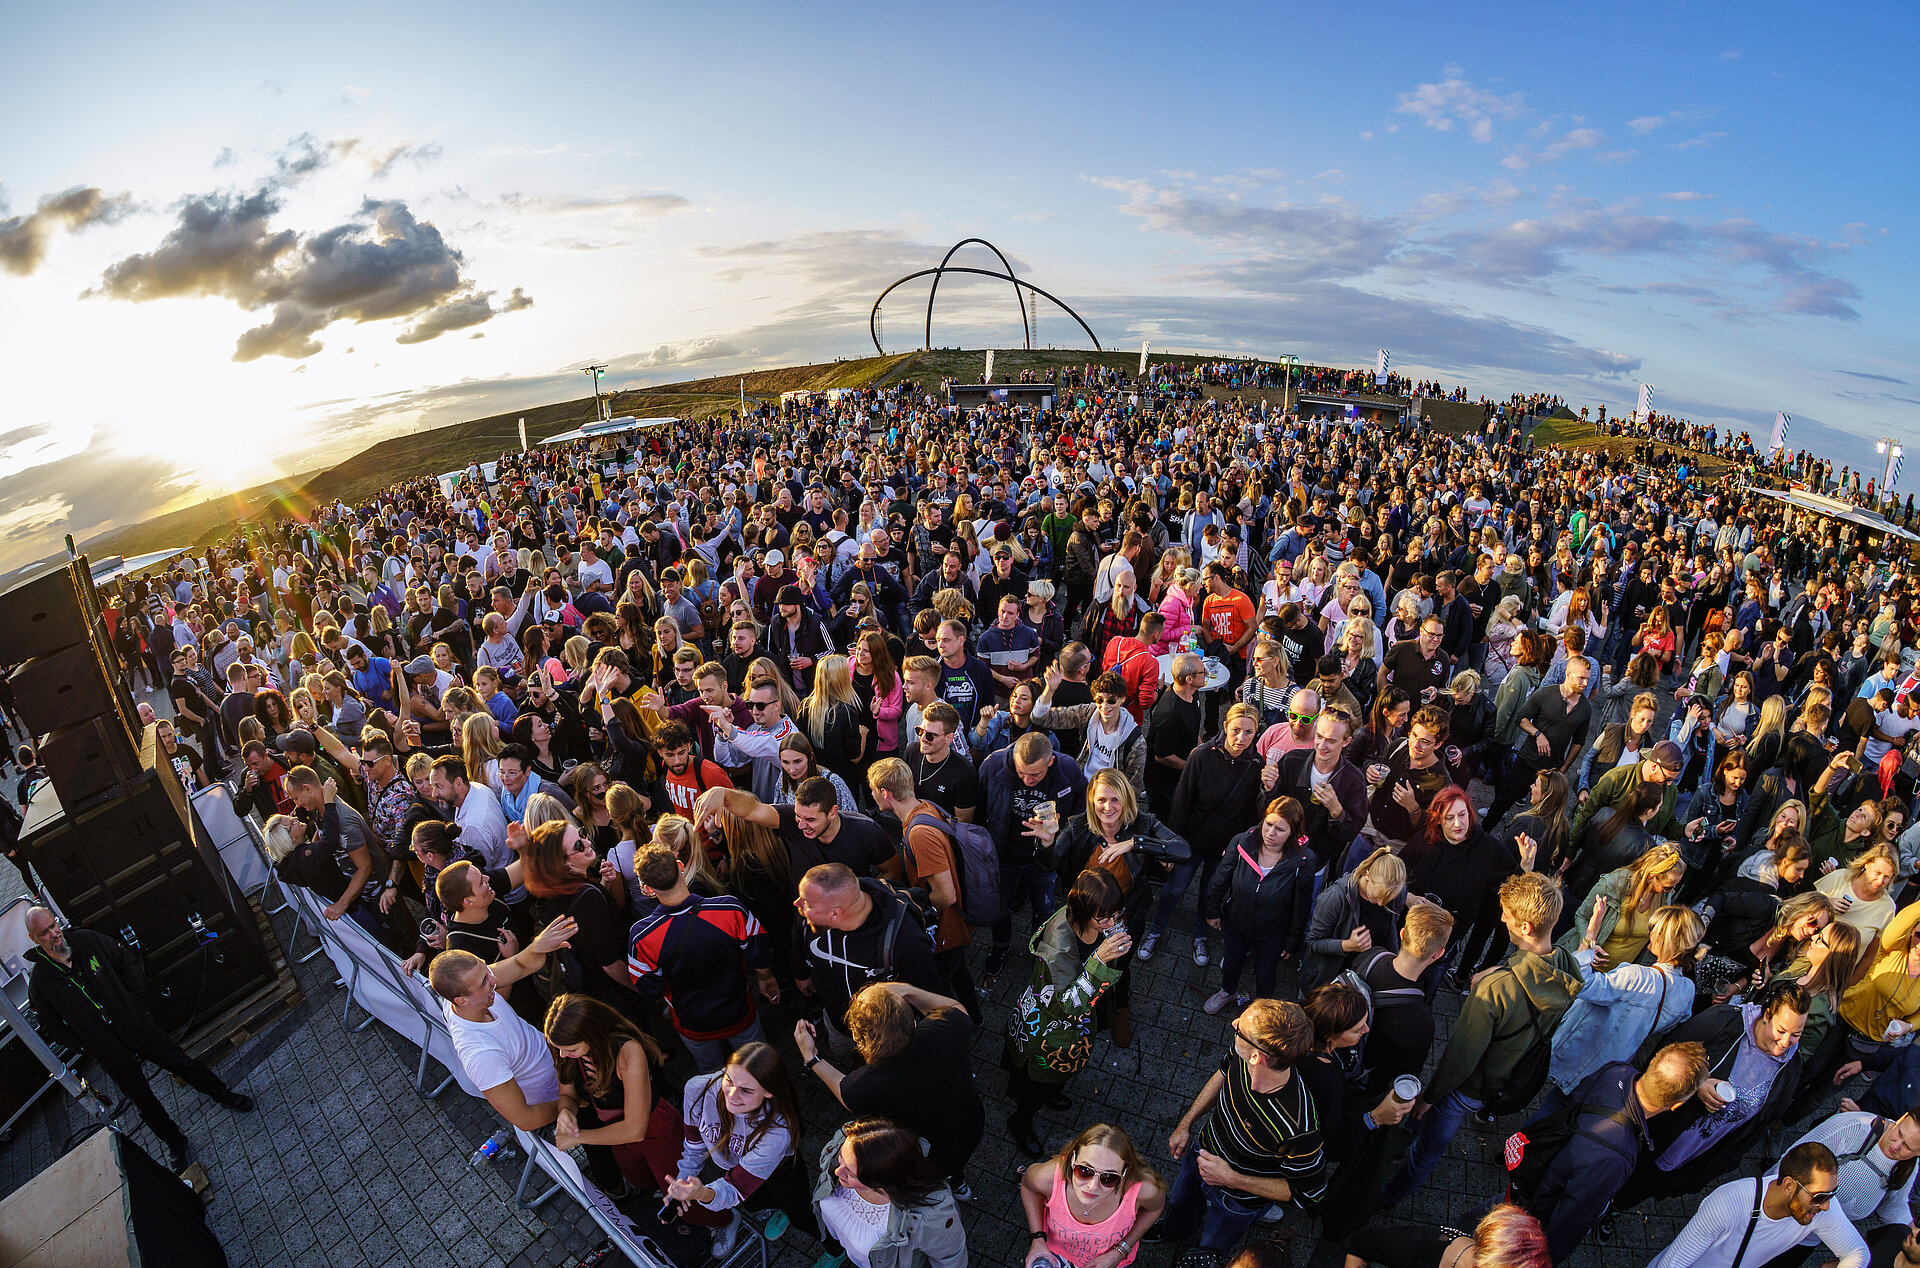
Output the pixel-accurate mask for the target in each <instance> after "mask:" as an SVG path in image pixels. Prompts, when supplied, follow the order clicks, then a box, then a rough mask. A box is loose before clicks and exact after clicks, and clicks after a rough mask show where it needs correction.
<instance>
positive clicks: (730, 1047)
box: [680, 1013, 767, 1074]
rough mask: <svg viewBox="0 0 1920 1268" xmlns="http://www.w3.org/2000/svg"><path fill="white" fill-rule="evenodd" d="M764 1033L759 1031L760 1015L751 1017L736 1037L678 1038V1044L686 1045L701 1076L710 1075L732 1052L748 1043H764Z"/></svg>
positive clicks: (725, 1061)
mask: <svg viewBox="0 0 1920 1268" xmlns="http://www.w3.org/2000/svg"><path fill="white" fill-rule="evenodd" d="M766 1041H767V1035H766V1032H765V1031H763V1030H762V1029H760V1014H758V1013H755V1014H754V1015H753V1021H752V1023H750V1024H749V1025H748V1026H747V1028H746V1029H745V1030H743V1031H741V1032H740V1033H739V1034H737V1035H728V1036H727V1037H726V1038H724V1039H689V1038H688V1037H687V1036H685V1035H681V1036H680V1042H681V1043H683V1044H685V1045H687V1051H688V1052H691V1053H692V1054H693V1064H694V1065H695V1066H697V1067H698V1068H699V1070H700V1073H702V1074H712V1073H713V1072H714V1071H715V1070H718V1069H719V1068H720V1067H721V1066H724V1065H725V1064H726V1063H727V1058H728V1057H729V1056H731V1055H733V1053H734V1051H735V1050H736V1049H739V1048H743V1047H745V1046H746V1045H747V1044H750V1043H765V1042H766Z"/></svg>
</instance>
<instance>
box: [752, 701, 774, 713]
mask: <svg viewBox="0 0 1920 1268" xmlns="http://www.w3.org/2000/svg"><path fill="white" fill-rule="evenodd" d="M772 707H773V701H771V700H749V701H747V708H748V709H749V710H751V711H752V712H754V713H759V712H760V711H761V710H763V709H771V708H772Z"/></svg>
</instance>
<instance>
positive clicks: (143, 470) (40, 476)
mask: <svg viewBox="0 0 1920 1268" xmlns="http://www.w3.org/2000/svg"><path fill="white" fill-rule="evenodd" d="M91 440H92V443H90V444H88V445H86V446H85V448H84V450H82V451H79V452H69V453H67V454H66V455H64V456H62V457H60V458H57V459H55V460H53V461H48V462H41V463H39V464H37V465H35V466H33V467H31V468H28V469H26V470H24V471H18V472H14V473H12V474H9V475H7V476H5V477H4V478H0V568H15V567H18V566H20V565H22V564H25V563H27V562H29V561H30V560H33V559H37V558H40V557H42V556H44V555H45V554H46V553H47V551H48V547H49V545H50V544H52V543H54V542H57V541H59V539H60V537H61V535H62V534H66V533H71V534H73V536H74V537H75V539H76V540H80V541H84V540H86V538H87V537H89V536H91V535H93V534H95V533H98V532H100V531H101V530H102V529H104V528H107V527H109V526H111V525H114V524H120V523H133V522H137V521H139V520H142V519H145V518H147V517H149V516H151V515H155V514H157V513H159V512H160V511H162V510H163V509H165V508H167V507H168V506H169V505H170V504H171V503H174V502H176V501H178V500H179V499H180V498H181V497H182V496H184V495H186V494H187V493H190V492H191V491H192V490H193V489H194V488H195V487H196V481H195V479H194V477H193V476H192V475H190V474H189V473H187V472H186V471H184V470H182V469H181V468H179V467H177V466H175V465H173V464H172V463H170V462H168V461H167V460H165V459H156V458H154V457H153V456H151V455H150V454H149V453H145V452H139V453H135V452H130V451H129V449H128V447H127V446H125V445H123V444H114V443H108V438H106V437H104V436H102V437H93V438H91Z"/></svg>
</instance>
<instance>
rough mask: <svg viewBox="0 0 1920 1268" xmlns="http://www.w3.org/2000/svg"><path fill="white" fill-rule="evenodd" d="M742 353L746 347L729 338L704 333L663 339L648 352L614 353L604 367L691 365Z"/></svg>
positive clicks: (624, 369) (627, 369)
mask: <svg viewBox="0 0 1920 1268" xmlns="http://www.w3.org/2000/svg"><path fill="white" fill-rule="evenodd" d="M746 354H747V350H746V349H744V348H742V347H740V345H739V344H737V343H735V342H733V341H732V340H730V339H722V338H719V337H717V336H708V337H707V338H704V339H685V340H682V341H680V342H678V343H663V344H661V345H660V346H659V347H657V348H655V349H653V350H652V351H651V352H641V353H636V354H634V355H632V356H627V357H615V358H614V359H613V360H612V361H611V362H609V363H608V367H607V369H608V372H609V373H612V374H620V373H624V372H632V371H636V370H651V369H659V368H662V367H665V366H680V365H694V364H697V363H699V362H702V361H714V360H718V359H719V358H721V357H738V356H745V355H746Z"/></svg>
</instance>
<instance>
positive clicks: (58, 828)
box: [24, 771, 194, 924]
mask: <svg viewBox="0 0 1920 1268" xmlns="http://www.w3.org/2000/svg"><path fill="white" fill-rule="evenodd" d="M24 852H25V854H26V856H27V860H28V861H29V862H31V863H32V864H33V867H34V870H35V871H36V872H38V873H39V874H40V879H41V880H42V881H44V882H45V883H46V886H47V888H48V889H49V890H51V891H52V892H53V896H54V901H56V902H58V903H59V904H60V908H61V910H62V911H64V912H66V913H67V916H68V918H69V919H72V920H77V921H79V922H80V923H82V924H88V923H91V920H90V916H91V913H92V912H93V911H94V909H96V908H98V907H101V906H104V905H105V904H106V903H107V901H108V899H107V898H106V894H107V893H109V892H110V891H112V890H114V889H115V888H117V887H119V886H122V885H124V884H126V883H128V882H129V881H130V880H131V879H133V878H134V877H135V876H136V875H137V874H139V873H141V872H142V871H144V870H150V869H156V868H157V869H160V870H163V871H164V870H167V869H168V868H170V867H171V866H173V865H174V864H176V863H178V862H180V861H181V860H183V859H191V858H193V857H194V848H193V843H192V841H191V840H190V839H189V837H188V835H187V828H186V824H185V823H184V821H183V820H182V819H181V817H180V814H179V811H178V810H177V809H176V808H175V807H174V804H173V801H172V799H171V798H170V797H169V796H168V795H167V791H166V789H165V788H164V787H163V786H162V779H161V777H160V776H158V775H156V774H155V773H154V772H152V771H145V772H142V773H141V775H140V776H139V777H138V778H137V779H136V780H135V781H134V782H133V783H132V784H130V785H129V786H128V787H127V789H126V792H125V794H124V795H120V794H118V793H116V794H115V795H113V796H110V797H107V798H104V799H102V800H99V801H96V802H95V803H93V804H91V805H88V806H85V807H83V808H81V809H79V810H77V811H74V812H72V813H69V814H64V815H62V816H60V817H59V818H58V819H56V820H55V821H54V822H53V824H52V825H51V826H49V827H48V828H47V829H46V830H45V831H43V832H39V833H36V834H35V835H34V836H32V837H31V838H30V839H28V841H27V842H26V843H25V845H24Z"/></svg>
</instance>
